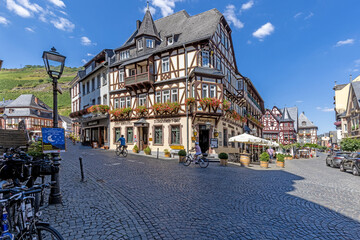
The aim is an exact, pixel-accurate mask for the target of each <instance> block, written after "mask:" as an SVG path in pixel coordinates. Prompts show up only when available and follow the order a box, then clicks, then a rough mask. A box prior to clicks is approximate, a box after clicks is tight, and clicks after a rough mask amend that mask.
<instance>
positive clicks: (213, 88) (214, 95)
mask: <svg viewBox="0 0 360 240" xmlns="http://www.w3.org/2000/svg"><path fill="white" fill-rule="evenodd" d="M210 97H211V98H214V97H216V86H215V85H210Z"/></svg>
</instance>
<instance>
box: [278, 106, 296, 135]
mask: <svg viewBox="0 0 360 240" xmlns="http://www.w3.org/2000/svg"><path fill="white" fill-rule="evenodd" d="M287 110H288V112H289V114H290V117H291V119H292V120H294V128H295V130H296V131H297V127H298V108H297V107H289V108H287ZM281 112H284V108H283V109H281Z"/></svg>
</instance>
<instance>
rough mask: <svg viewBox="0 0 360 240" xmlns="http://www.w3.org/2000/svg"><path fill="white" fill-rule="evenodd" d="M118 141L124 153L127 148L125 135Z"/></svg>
mask: <svg viewBox="0 0 360 240" xmlns="http://www.w3.org/2000/svg"><path fill="white" fill-rule="evenodd" d="M117 141H118V142H120V149H121V150H122V151H123V150H124V149H125V147H126V144H125V138H124V135H121V137H119V139H118V140H117Z"/></svg>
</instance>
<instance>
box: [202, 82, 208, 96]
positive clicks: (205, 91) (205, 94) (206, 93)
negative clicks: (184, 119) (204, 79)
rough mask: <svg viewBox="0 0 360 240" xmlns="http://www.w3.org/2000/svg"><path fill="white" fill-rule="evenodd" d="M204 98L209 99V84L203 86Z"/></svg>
mask: <svg viewBox="0 0 360 240" xmlns="http://www.w3.org/2000/svg"><path fill="white" fill-rule="evenodd" d="M202 97H203V98H205V97H209V85H207V84H203V85H202Z"/></svg>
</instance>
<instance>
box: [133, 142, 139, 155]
mask: <svg viewBox="0 0 360 240" xmlns="http://www.w3.org/2000/svg"><path fill="white" fill-rule="evenodd" d="M133 150H134V151H135V152H136V153H138V152H139V148H138V146H137V145H136V144H135V146H134V148H133Z"/></svg>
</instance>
